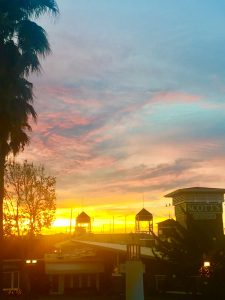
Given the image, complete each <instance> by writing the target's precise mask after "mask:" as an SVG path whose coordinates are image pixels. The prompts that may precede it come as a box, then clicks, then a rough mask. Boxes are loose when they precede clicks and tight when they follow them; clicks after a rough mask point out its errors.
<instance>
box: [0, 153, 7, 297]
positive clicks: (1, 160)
mask: <svg viewBox="0 0 225 300" xmlns="http://www.w3.org/2000/svg"><path fill="white" fill-rule="evenodd" d="M5 160H6V157H5V155H4V152H3V151H2V149H1V147H0V299H3V251H4V246H3V199H4V170H5Z"/></svg>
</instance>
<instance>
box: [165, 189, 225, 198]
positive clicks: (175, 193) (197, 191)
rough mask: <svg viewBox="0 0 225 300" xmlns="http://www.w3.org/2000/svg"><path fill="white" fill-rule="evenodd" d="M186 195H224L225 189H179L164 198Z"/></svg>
mask: <svg viewBox="0 0 225 300" xmlns="http://www.w3.org/2000/svg"><path fill="white" fill-rule="evenodd" d="M184 193H188V194H190V193H213V194H224V193H225V189H220V188H207V187H190V188H184V189H178V190H175V191H173V192H171V193H169V194H167V195H165V196H164V197H168V198H169V197H174V196H177V195H179V194H184Z"/></svg>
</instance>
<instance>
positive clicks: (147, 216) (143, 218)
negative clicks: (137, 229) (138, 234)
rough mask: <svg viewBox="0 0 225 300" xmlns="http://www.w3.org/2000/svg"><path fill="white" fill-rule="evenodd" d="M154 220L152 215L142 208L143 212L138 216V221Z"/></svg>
mask: <svg viewBox="0 0 225 300" xmlns="http://www.w3.org/2000/svg"><path fill="white" fill-rule="evenodd" d="M152 218H153V216H152V214H151V213H150V212H149V211H147V210H146V209H145V208H142V210H140V211H139V213H137V214H136V220H139V221H149V220H152Z"/></svg>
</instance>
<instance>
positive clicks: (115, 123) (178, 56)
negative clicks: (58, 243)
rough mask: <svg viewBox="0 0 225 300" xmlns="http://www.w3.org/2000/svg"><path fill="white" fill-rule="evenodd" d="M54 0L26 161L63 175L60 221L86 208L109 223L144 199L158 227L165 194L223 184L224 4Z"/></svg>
mask: <svg viewBox="0 0 225 300" xmlns="http://www.w3.org/2000/svg"><path fill="white" fill-rule="evenodd" d="M57 2H58V5H59V8H60V13H61V14H60V17H58V18H57V19H56V20H55V21H54V20H53V19H51V18H50V19H49V18H45V19H43V20H41V25H43V26H44V28H45V29H46V31H47V32H48V35H49V40H50V43H51V47H52V52H53V53H52V55H51V56H49V57H47V58H46V59H45V60H44V61H43V72H42V76H38V77H37V76H33V77H32V78H31V80H32V82H33V83H34V85H35V95H36V99H35V108H36V110H37V112H38V115H39V117H38V123H37V125H35V124H33V133H32V135H31V144H30V146H29V147H27V148H26V150H25V151H24V152H23V154H21V155H20V156H19V159H24V158H26V159H28V160H29V161H33V162H35V163H43V164H44V165H45V167H46V169H47V171H48V172H49V173H50V174H51V175H54V176H56V177H57V207H58V211H57V218H58V223H57V222H56V223H55V225H60V224H61V225H62V224H63V219H67V218H69V216H70V209H71V208H72V209H73V216H77V214H78V213H79V212H81V211H82V209H84V210H85V211H86V212H87V213H88V214H89V215H90V216H91V217H92V218H94V220H98V221H95V222H97V223H98V222H100V219H102V220H103V221H101V223H99V224H100V228H101V231H102V230H104V226H107V230H110V226H111V225H110V224H111V222H112V216H115V219H116V222H117V223H120V222H122V223H123V222H124V221H119V220H124V218H125V217H126V216H127V218H128V219H129V221H130V222H131V224H132V222H133V215H134V214H136V213H137V212H138V211H139V210H140V209H142V207H143V202H144V206H145V208H146V209H148V210H149V211H150V212H152V213H153V215H154V219H155V222H157V221H159V220H160V218H167V217H168V216H169V215H173V209H171V208H168V207H166V204H168V201H169V200H168V199H165V198H164V197H163V196H164V195H165V194H166V193H168V192H170V191H172V190H174V189H178V188H183V187H191V186H207V187H221V188H224V187H225V135H224V128H225V101H224V100H225V14H224V12H225V2H224V1H219V0H217V1H209V0H198V1H196V0H183V1H180V0H170V1H165V0H154V1H153V0H139V1H137V0H122V1H121V0H113V1H107V0H58V1H57ZM143 199H144V201H143ZM106 218H108V220H109V221H106ZM59 219H61V221H60V220H59ZM60 222H61V223H60ZM68 222H69V220H67V223H64V225H66V226H67V225H68V224H69V223H68ZM107 222H109V223H107ZM97 223H96V224H97ZM105 223H107V225H105ZM122 226H124V225H122ZM130 226H131V227H132V225H130ZM67 227H68V226H67Z"/></svg>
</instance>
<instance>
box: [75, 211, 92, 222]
mask: <svg viewBox="0 0 225 300" xmlns="http://www.w3.org/2000/svg"><path fill="white" fill-rule="evenodd" d="M90 221H91V218H90V217H89V216H88V215H87V214H86V213H85V212H84V211H82V213H80V214H79V215H78V216H77V218H76V222H77V223H90Z"/></svg>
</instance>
